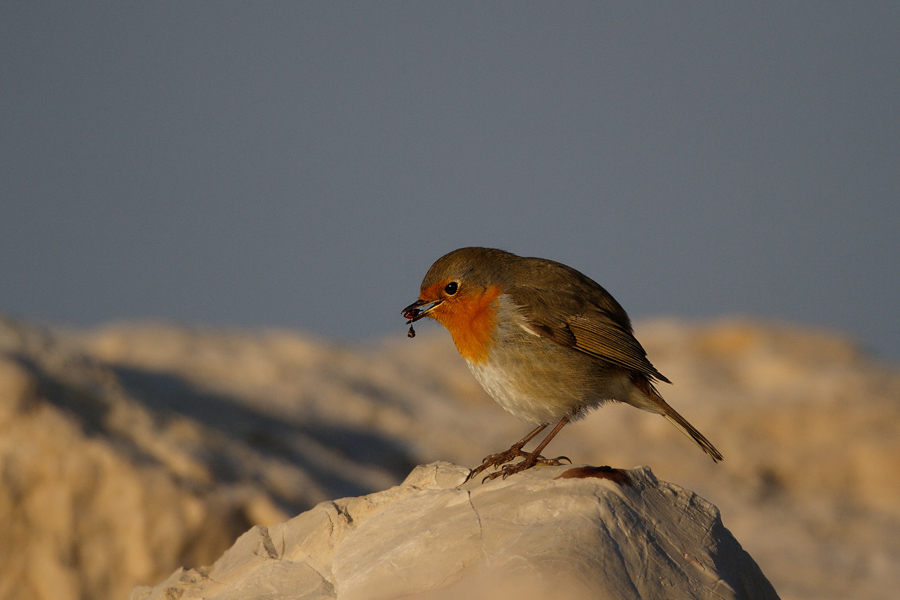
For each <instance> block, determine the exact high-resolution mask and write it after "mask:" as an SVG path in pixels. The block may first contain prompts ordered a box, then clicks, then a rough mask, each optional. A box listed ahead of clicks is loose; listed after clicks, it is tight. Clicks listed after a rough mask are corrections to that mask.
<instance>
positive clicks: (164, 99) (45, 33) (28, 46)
mask: <svg viewBox="0 0 900 600" xmlns="http://www.w3.org/2000/svg"><path fill="white" fill-rule="evenodd" d="M898 31H900V4H898V3H895V2H885V3H875V2H869V3H782V2H777V3H768V4H767V3H751V4H735V3H712V2H709V3H692V4H685V3H678V4H664V5H660V4H635V3H573V4H562V3H471V4H466V3H437V2H429V3H332V2H326V3H262V4H257V3H242V4H234V3H94V4H87V3H77V4H70V3H62V4H60V3H39V2H19V3H5V4H4V6H3V7H2V8H0V56H2V61H0V119H2V122H0V152H2V155H0V159H2V161H0V194H2V205H0V311H3V312H6V313H8V314H12V315H15V316H19V317H24V318H27V319H30V320H36V321H44V322H48V323H59V324H74V325H88V324H95V323H102V322H107V321H114V320H122V319H168V320H175V321H180V322H196V323H202V324H212V325H226V326H235V325H236V326H287V327H292V328H297V329H301V330H304V331H308V332H311V333H314V334H317V335H320V336H325V337H332V338H336V339H342V340H356V339H369V338H374V337H376V336H382V335H396V336H402V335H404V332H405V328H404V326H403V322H402V320H401V318H400V315H399V309H400V308H402V307H403V306H404V305H406V304H407V303H408V302H410V301H411V300H412V299H414V297H415V295H416V293H417V290H418V284H419V282H420V280H421V277H422V275H423V274H424V272H425V270H426V269H427V267H428V266H429V265H430V264H431V262H432V261H433V260H434V259H435V258H437V257H438V256H440V255H441V254H443V253H444V252H446V251H449V250H451V249H453V248H455V247H458V246H463V245H471V244H479V245H489V246H497V247H502V248H505V249H508V250H512V251H514V252H517V253H520V254H528V255H537V256H545V257H548V258H554V259H556V260H560V261H562V262H565V263H568V264H570V265H572V266H575V267H576V268H578V269H580V270H581V271H583V272H584V273H586V274H588V275H589V276H591V277H593V278H594V279H596V280H598V281H599V282H600V283H601V284H603V285H604V286H605V287H607V289H609V290H610V291H611V292H612V293H613V294H614V295H615V296H616V297H617V298H618V299H619V300H620V302H622V304H623V305H624V306H625V307H626V309H628V310H629V312H630V313H631V314H632V316H633V317H636V318H640V317H650V316H659V315H674V316H683V317H688V318H706V317H714V316H720V315H749V316H753V317H763V318H771V319H781V320H788V321H794V322H799V323H802V324H808V325H814V326H821V327H826V328H830V329H835V330H839V331H844V332H847V333H849V334H850V335H851V336H853V337H855V338H857V339H858V340H860V341H861V342H862V343H863V344H865V345H866V346H868V347H870V348H871V349H873V350H875V351H876V352H878V353H880V354H881V355H882V356H885V357H888V358H891V359H894V360H896V359H897V358H900V318H898V317H897V308H898V307H900V281H898V271H900V269H898V264H900V261H898V257H900V235H898V229H900V100H898V99H900V68H898V65H900V36H898V33H897V32H898Z"/></svg>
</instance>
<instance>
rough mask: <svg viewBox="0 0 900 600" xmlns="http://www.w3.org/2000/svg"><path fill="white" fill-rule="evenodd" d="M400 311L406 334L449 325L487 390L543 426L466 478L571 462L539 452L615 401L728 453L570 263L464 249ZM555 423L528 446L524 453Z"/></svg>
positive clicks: (613, 307)
mask: <svg viewBox="0 0 900 600" xmlns="http://www.w3.org/2000/svg"><path fill="white" fill-rule="evenodd" d="M403 316H404V317H405V318H406V319H408V321H407V323H408V324H409V325H410V336H412V335H414V333H415V332H414V331H413V329H412V323H413V322H415V321H418V320H419V319H422V318H424V317H429V318H432V319H434V320H435V321H437V322H438V323H440V324H441V325H443V326H444V327H446V328H447V330H448V331H449V332H450V335H451V336H453V341H454V343H455V344H456V349H457V350H458V351H459V353H460V355H461V356H462V357H463V358H464V359H465V361H466V363H468V365H469V368H470V369H471V371H472V373H473V374H474V375H475V378H476V379H478V382H479V383H481V385H482V387H484V389H485V390H486V391H487V393H488V394H490V395H491V396H492V397H493V398H494V400H495V401H497V403H498V404H500V406H502V407H503V408H505V409H506V410H507V411H509V412H510V413H512V414H513V415H515V416H517V417H519V418H520V419H523V420H525V421H530V422H531V423H534V424H535V425H537V427H535V429H534V430H533V431H532V432H531V433H529V434H528V435H526V436H525V437H524V438H522V439H521V440H519V441H518V442H516V443H515V444H513V445H512V447H510V449H509V450H507V451H505V452H500V453H498V454H492V455H490V456H488V457H487V458H485V459H484V462H483V463H482V464H481V465H480V466H479V467H476V468H475V469H473V470H472V472H471V473H470V475H469V479H471V478H472V477H474V476H475V475H477V474H478V473H481V472H482V471H484V470H485V469H488V468H490V467H498V470H496V471H495V472H494V473H492V474H490V475H488V477H486V478H485V480H487V479H493V478H495V477H498V476H502V477H503V478H504V479H505V478H506V477H507V476H509V475H512V474H513V473H518V472H519V471H524V470H525V469H529V468H531V467H533V466H535V465H539V464H540V465H548V464H549V465H558V464H560V460H568V459H566V457H559V458H554V459H547V458H544V457H543V456H541V452H543V450H544V448H545V447H546V446H547V444H548V443H550V440H552V439H553V437H554V436H555V435H556V434H557V433H559V431H560V430H561V429H562V428H563V427H564V426H565V425H566V423H568V422H569V421H572V420H575V419H578V418H580V417H581V416H583V415H584V414H585V413H586V412H587V411H589V410H590V409H593V408H597V407H598V406H600V405H602V404H604V403H605V402H609V401H618V402H625V403H627V404H630V405H632V406H635V407H637V408H640V409H643V410H646V411H649V412H653V413H657V414H661V415H662V416H663V417H665V418H666V419H668V420H669V422H671V423H672V424H674V425H675V426H676V427H678V428H679V429H680V430H681V431H682V432H684V433H685V434H686V435H687V436H688V437H690V438H691V439H692V440H694V441H695V442H696V443H697V444H698V445H699V446H700V448H701V449H703V451H704V452H706V453H707V454H708V455H709V456H710V457H711V458H712V459H713V461H716V462H718V461H720V460H722V455H721V454H720V453H719V451H718V450H716V448H715V446H713V445H712V444H711V443H710V442H709V440H707V439H706V438H705V437H704V436H703V434H701V433H700V432H699V431H697V429H695V428H694V426H693V425H691V424H690V423H688V422H687V420H686V419H685V418H684V417H682V416H681V415H680V414H678V413H677V412H675V409H673V408H672V407H671V406H669V405H668V404H667V403H666V401H665V400H663V398H662V396H660V394H659V392H657V391H656V388H655V387H654V385H653V382H654V381H664V382H666V383H671V382H670V381H669V380H668V379H666V377H665V376H663V374H662V373H660V372H659V371H657V370H656V368H655V367H654V366H653V365H652V364H650V361H649V360H647V353H646V352H645V351H644V349H643V347H641V344H640V343H639V342H638V341H637V339H635V337H634V333H633V332H632V329H631V321H630V319H629V318H628V315H627V314H626V313H625V310H624V309H623V308H622V307H621V306H620V305H619V303H618V302H616V300H615V299H614V298H613V297H612V296H611V295H610V294H609V292H607V291H606V290H605V289H603V288H602V287H601V286H600V285H599V284H597V283H596V282H594V281H593V280H592V279H590V278H588V277H586V276H585V275H583V274H581V273H580V272H578V271H576V270H575V269H573V268H571V267H568V266H566V265H564V264H561V263H558V262H554V261H552V260H546V259H543V258H526V257H522V256H517V255H515V254H511V253H509V252H505V251H503V250H496V249H493V248H460V249H458V250H454V251H453V252H450V253H449V254H445V255H444V256H442V257H441V258H439V259H438V260H437V261H436V262H435V263H434V264H433V265H431V268H430V269H428V273H426V274H425V279H423V280H422V286H421V289H420V291H419V299H418V300H416V301H415V302H413V303H412V304H410V305H409V306H407V307H406V308H404V309H403ZM554 422H555V423H556V426H555V427H554V428H553V429H552V430H551V431H550V433H549V434H548V435H547V437H546V438H545V439H544V440H543V441H542V442H541V443H540V444H538V446H537V447H536V448H535V449H534V450H533V451H532V452H530V453H526V452H524V451H523V450H522V448H523V447H524V446H525V445H526V444H527V443H528V442H530V441H531V440H532V439H533V438H534V437H536V436H537V435H538V434H539V433H541V432H542V431H543V430H544V429H546V428H547V427H548V426H549V425H550V424H551V423H554ZM519 457H522V458H523V460H521V461H520V462H518V463H514V464H507V463H510V462H511V461H512V460H513V459H515V458H519Z"/></svg>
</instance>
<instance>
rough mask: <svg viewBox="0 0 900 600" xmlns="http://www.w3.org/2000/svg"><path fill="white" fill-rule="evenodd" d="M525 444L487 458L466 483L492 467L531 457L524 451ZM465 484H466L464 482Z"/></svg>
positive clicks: (519, 444) (516, 445)
mask: <svg viewBox="0 0 900 600" xmlns="http://www.w3.org/2000/svg"><path fill="white" fill-rule="evenodd" d="M524 445H525V444H522V443H521V442H520V443H517V444H513V446H512V447H511V448H510V449H509V450H507V451H505V452H498V453H497V454H491V455H490V456H485V457H484V460H483V461H482V462H481V464H480V465H479V466H477V467H475V468H474V469H472V470H471V471H470V472H469V476H468V477H466V481H469V480H470V479H473V478H474V477H475V476H476V475H478V474H479V473H481V472H482V471H484V470H485V469H489V468H490V467H499V466H500V465H503V464H506V463H508V462H509V461H511V460H512V459H514V458H518V457H520V456H525V457H528V456H531V455H530V454H528V453H527V452H523V451H522V446H524ZM463 483H465V482H463Z"/></svg>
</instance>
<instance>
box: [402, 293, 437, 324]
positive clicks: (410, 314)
mask: <svg viewBox="0 0 900 600" xmlns="http://www.w3.org/2000/svg"><path fill="white" fill-rule="evenodd" d="M441 302H442V301H441V300H434V301H433V302H429V301H428V300H421V299H419V300H416V301H415V302H413V303H412V304H410V305H409V306H407V307H406V308H404V309H403V316H404V317H405V318H407V319H409V320H408V321H407V323H415V322H416V321H418V320H419V319H421V318H423V317H427V316H428V313H430V312H431V311H432V310H434V309H435V308H437V306H438V305H439V304H440V303H441Z"/></svg>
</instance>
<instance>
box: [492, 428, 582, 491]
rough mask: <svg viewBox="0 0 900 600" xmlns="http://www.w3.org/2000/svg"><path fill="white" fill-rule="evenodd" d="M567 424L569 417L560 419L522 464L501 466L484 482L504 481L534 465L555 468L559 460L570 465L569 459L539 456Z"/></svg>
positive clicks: (534, 433)
mask: <svg viewBox="0 0 900 600" xmlns="http://www.w3.org/2000/svg"><path fill="white" fill-rule="evenodd" d="M568 422H569V417H563V418H562V419H560V420H559V423H557V424H556V427H554V428H553V431H551V432H550V433H549V434H548V435H547V437H545V438H544V441H543V442H541V443H540V444H538V446H537V448H535V449H534V450H533V451H532V452H531V453H530V454H529V455H528V456H526V457H525V460H523V461H522V462H518V463H516V464H514V465H503V468H502V469H500V470H499V471H496V472H494V473H491V474H490V475H488V476H487V477H485V478H484V481H487V480H488V479H495V478H497V477H502V478H503V479H506V478H507V477H509V476H510V475H512V474H513V473H518V472H519V471H524V470H525V469H530V468H531V467H533V466H535V465H548V466H556V465H559V464H560V462H559V461H561V460H568V461H569V463H570V464H571V463H572V461H571V460H569V458H568V457H567V456H558V457H556V458H544V457H543V456H541V451H542V450H543V449H544V448H546V447H547V444H549V443H550V440H552V439H553V436H555V435H556V434H557V433H559V431H560V430H561V429H562V428H563V427H565V426H566V423H568ZM539 431H540V430H537V431H534V432H532V433H533V435H532V437H534V435H537V434H538V432H539ZM514 447H515V446H514ZM511 449H512V448H510V450H511ZM484 481H482V483H484Z"/></svg>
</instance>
